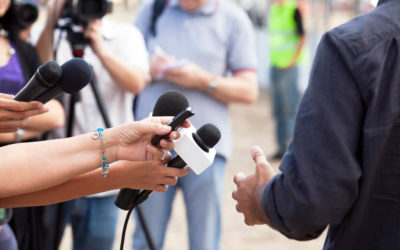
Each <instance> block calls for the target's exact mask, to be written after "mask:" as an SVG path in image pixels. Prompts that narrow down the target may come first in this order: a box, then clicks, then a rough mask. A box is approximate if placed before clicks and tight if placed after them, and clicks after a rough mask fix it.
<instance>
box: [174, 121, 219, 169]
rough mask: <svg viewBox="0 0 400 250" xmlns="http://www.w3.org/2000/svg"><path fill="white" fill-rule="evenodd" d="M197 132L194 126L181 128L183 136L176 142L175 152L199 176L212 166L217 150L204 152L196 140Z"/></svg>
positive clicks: (212, 149) (211, 149)
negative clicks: (194, 135)
mask: <svg viewBox="0 0 400 250" xmlns="http://www.w3.org/2000/svg"><path fill="white" fill-rule="evenodd" d="M196 132H197V129H196V128H195V127H194V126H193V125H192V126H190V127H189V128H180V129H179V133H180V134H181V136H180V137H179V139H177V140H175V141H174V143H175V148H174V150H175V152H176V153H177V154H178V155H179V156H180V157H181V158H182V160H183V161H184V162H185V163H186V164H187V165H188V166H189V167H190V168H191V169H192V170H193V172H195V173H196V174H197V175H199V174H201V173H202V172H203V171H204V170H206V169H207V168H208V167H209V166H211V165H212V163H213V162H214V159H215V155H216V150H215V149H214V148H210V149H209V150H208V152H206V151H204V150H203V149H202V148H201V147H200V146H199V145H198V144H197V142H196V141H195V140H194V137H193V134H196Z"/></svg>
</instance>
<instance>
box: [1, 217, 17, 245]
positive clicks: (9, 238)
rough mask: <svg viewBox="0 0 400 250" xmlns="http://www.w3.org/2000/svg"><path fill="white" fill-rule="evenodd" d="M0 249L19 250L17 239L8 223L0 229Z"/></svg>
mask: <svg viewBox="0 0 400 250" xmlns="http://www.w3.org/2000/svg"><path fill="white" fill-rule="evenodd" d="M0 250H18V245H17V240H16V239H15V236H14V233H13V231H12V230H11V228H10V226H9V225H8V224H7V223H6V224H3V225H1V229H0Z"/></svg>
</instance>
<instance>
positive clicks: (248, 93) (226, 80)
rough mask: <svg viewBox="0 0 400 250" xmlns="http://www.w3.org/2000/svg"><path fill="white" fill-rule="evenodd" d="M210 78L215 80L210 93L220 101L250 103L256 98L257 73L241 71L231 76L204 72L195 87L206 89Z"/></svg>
mask: <svg viewBox="0 0 400 250" xmlns="http://www.w3.org/2000/svg"><path fill="white" fill-rule="evenodd" d="M212 80H214V81H216V82H217V87H216V88H215V89H214V91H212V92H211V93H210V94H211V95H212V96H213V97H214V98H216V99H217V100H219V101H221V102H225V103H247V104H251V103H253V102H255V101H256V100H257V97H258V85H257V75H256V74H255V73H254V72H250V71H249V72H241V73H237V74H234V75H233V76H232V77H222V76H213V75H211V74H204V76H203V77H200V78H199V80H198V82H197V86H196V87H197V88H198V89H199V90H201V91H206V89H207V87H208V84H209V83H210V82H211V81H212Z"/></svg>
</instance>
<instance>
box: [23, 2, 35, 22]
mask: <svg viewBox="0 0 400 250" xmlns="http://www.w3.org/2000/svg"><path fill="white" fill-rule="evenodd" d="M19 16H20V17H21V19H22V20H24V21H25V22H26V23H30V24H31V23H33V22H35V21H36V19H37V17H38V11H37V9H36V8H35V7H34V6H32V5H30V4H24V5H23V6H21V8H20V10H19Z"/></svg>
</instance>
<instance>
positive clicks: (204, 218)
mask: <svg viewBox="0 0 400 250" xmlns="http://www.w3.org/2000/svg"><path fill="white" fill-rule="evenodd" d="M225 166H226V160H225V158H224V157H222V156H218V155H217V156H216V157H215V160H214V163H213V165H212V166H210V167H209V168H208V169H207V170H205V171H204V172H203V173H202V174H201V175H196V174H195V173H193V171H191V173H190V174H189V175H187V176H185V177H183V178H179V180H178V184H177V185H176V186H171V187H169V188H168V190H167V192H165V193H154V194H153V195H152V196H150V198H149V199H148V200H146V201H145V202H144V203H142V205H140V208H141V211H142V213H143V215H144V218H145V221H146V225H147V227H148V229H149V231H150V234H151V238H152V240H153V243H154V245H155V246H156V249H158V250H160V249H162V248H163V244H164V238H165V233H166V228H167V224H168V220H169V218H170V215H171V209H172V202H173V200H174V196H175V193H176V189H177V188H178V187H180V188H182V191H183V196H184V201H185V204H186V213H187V219H188V231H189V244H190V249H191V250H218V249H220V246H219V241H220V238H221V206H222V198H223V188H224V181H223V180H224V171H225ZM184 217H185V216H184V215H182V218H184ZM135 218H136V221H137V223H136V228H135V232H134V236H133V249H135V250H144V249H149V247H148V245H147V242H146V239H145V236H144V233H143V230H142V228H141V226H140V222H139V220H138V219H137V215H135ZM182 249H185V247H182Z"/></svg>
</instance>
